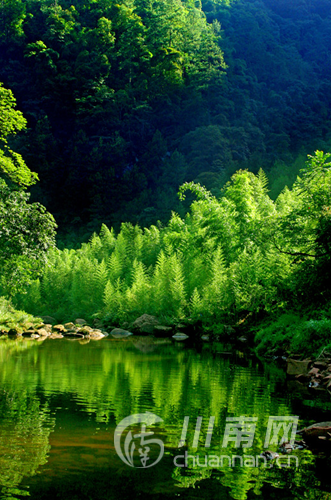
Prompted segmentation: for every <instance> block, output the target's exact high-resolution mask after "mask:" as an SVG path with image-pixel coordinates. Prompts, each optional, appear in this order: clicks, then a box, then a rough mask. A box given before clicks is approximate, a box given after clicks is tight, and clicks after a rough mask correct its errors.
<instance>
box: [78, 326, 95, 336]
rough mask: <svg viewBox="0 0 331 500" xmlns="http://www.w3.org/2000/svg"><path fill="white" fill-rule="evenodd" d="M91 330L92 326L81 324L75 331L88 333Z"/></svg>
mask: <svg viewBox="0 0 331 500" xmlns="http://www.w3.org/2000/svg"><path fill="white" fill-rule="evenodd" d="M92 331H93V328H91V327H90V326H87V325H86V326H83V327H82V328H79V329H78V330H77V333H82V334H83V335H89V334H90V333H91V332H92Z"/></svg>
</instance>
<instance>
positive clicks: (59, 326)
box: [53, 325, 66, 332]
mask: <svg viewBox="0 0 331 500" xmlns="http://www.w3.org/2000/svg"><path fill="white" fill-rule="evenodd" d="M53 330H56V331H58V332H65V331H66V329H65V328H64V326H63V325H54V326H53Z"/></svg>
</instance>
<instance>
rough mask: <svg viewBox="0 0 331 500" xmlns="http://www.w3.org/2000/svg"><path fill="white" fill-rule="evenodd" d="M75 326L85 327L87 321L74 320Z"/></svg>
mask: <svg viewBox="0 0 331 500" xmlns="http://www.w3.org/2000/svg"><path fill="white" fill-rule="evenodd" d="M75 325H81V326H84V325H87V321H86V320H85V319H83V318H77V319H75Z"/></svg>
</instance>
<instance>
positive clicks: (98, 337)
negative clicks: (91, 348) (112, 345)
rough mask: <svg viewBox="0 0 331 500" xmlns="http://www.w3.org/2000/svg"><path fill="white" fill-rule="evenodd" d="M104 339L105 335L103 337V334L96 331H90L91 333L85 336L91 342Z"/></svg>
mask: <svg viewBox="0 0 331 500" xmlns="http://www.w3.org/2000/svg"><path fill="white" fill-rule="evenodd" d="M104 337H106V335H105V334H104V333H101V332H100V331H99V332H98V331H95V330H94V331H92V332H90V333H89V334H88V335H87V336H86V338H89V339H91V340H101V339H103V338H104Z"/></svg>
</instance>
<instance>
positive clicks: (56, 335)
mask: <svg viewBox="0 0 331 500" xmlns="http://www.w3.org/2000/svg"><path fill="white" fill-rule="evenodd" d="M41 319H42V320H43V323H40V324H36V323H35V324H32V323H28V324H25V325H24V326H18V327H17V328H12V329H11V330H10V331H9V332H6V333H5V332H3V333H5V334H6V335H8V336H10V337H15V338H20V337H25V338H30V339H39V340H44V339H46V338H50V339H61V338H64V337H66V338H71V339H78V340H79V339H81V340H82V339H88V340H90V339H91V340H100V339H102V338H104V337H106V336H108V335H110V336H111V337H112V338H114V339H117V340H121V339H125V338H126V337H129V336H131V335H133V334H136V335H142V336H147V335H148V336H153V337H163V338H164V337H168V338H169V337H172V338H173V339H174V340H176V341H182V340H186V339H187V338H189V335H187V333H186V331H187V328H188V326H187V325H180V324H176V325H173V326H166V325H162V324H161V323H160V321H159V320H158V319H157V318H156V317H155V316H151V315H149V314H143V315H142V316H140V317H139V318H137V319H136V320H135V321H134V322H133V323H131V324H129V323H125V324H123V325H122V326H123V328H117V327H115V326H110V325H109V326H107V330H108V331H110V334H108V333H107V331H106V330H105V329H104V328H103V325H102V323H101V322H100V321H98V320H95V321H94V327H91V326H89V325H88V324H87V322H86V321H85V320H84V319H82V318H77V319H76V320H75V321H74V322H69V323H64V324H55V323H56V320H55V318H53V317H51V316H42V317H41Z"/></svg>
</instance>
